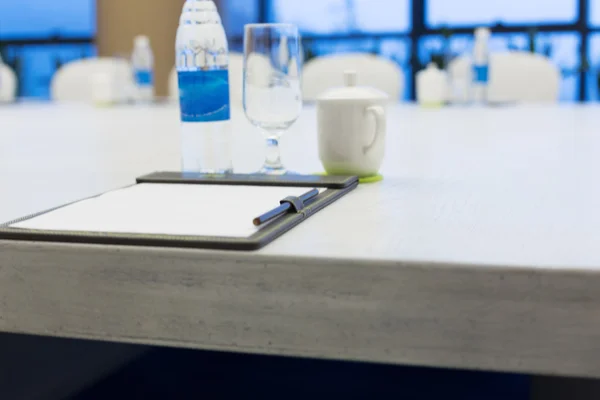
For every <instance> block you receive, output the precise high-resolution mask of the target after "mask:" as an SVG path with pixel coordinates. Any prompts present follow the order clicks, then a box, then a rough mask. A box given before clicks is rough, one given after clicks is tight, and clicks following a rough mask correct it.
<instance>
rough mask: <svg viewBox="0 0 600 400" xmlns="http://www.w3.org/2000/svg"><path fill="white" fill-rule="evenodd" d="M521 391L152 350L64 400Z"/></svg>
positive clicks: (499, 377) (437, 376) (337, 365)
mask: <svg viewBox="0 0 600 400" xmlns="http://www.w3.org/2000/svg"><path fill="white" fill-rule="evenodd" d="M529 386H530V383H529V377H526V376H521V375H503V374H493V373H484V372H464V371H449V370H439V369H426V368H408V367H398V366H388V365H373V364H362V363H343V362H334V361H320V360H309V359H295V358H281V357H267V356H256V355H238V354H228V353H217V352H203V351H190V350H174V349H153V350H151V351H149V352H148V353H146V354H145V355H143V356H142V357H140V358H139V359H137V360H136V361H134V362H133V363H131V364H129V365H128V366H126V367H125V368H123V369H122V370H120V371H118V372H116V373H115V374H113V375H111V376H109V377H108V378H106V379H105V380H103V381H102V382H100V383H99V384H97V385H95V386H94V387H92V388H89V389H87V390H85V391H84V392H82V393H80V394H79V395H77V396H75V397H72V398H70V399H69V400H105V399H121V398H123V399H144V400H154V399H161V400H163V399H211V400H212V399H239V398H248V399H279V400H283V399H388V398H389V399H391V398H393V399H419V400H428V399H436V400H441V399H444V400H453V399H460V400H471V399H473V400H496V399H498V400H500V399H502V400H506V399H511V400H520V399H523V400H525V399H528V398H529Z"/></svg>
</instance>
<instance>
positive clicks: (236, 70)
mask: <svg viewBox="0 0 600 400" xmlns="http://www.w3.org/2000/svg"><path fill="white" fill-rule="evenodd" d="M243 91H244V55H243V54H240V53H229V97H230V100H231V107H236V108H239V109H240V110H241V109H242V97H243ZM169 98H170V99H171V100H177V101H178V100H179V86H178V82H177V68H176V67H173V69H172V70H171V73H170V74H169Z"/></svg>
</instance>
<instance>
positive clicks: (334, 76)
mask: <svg viewBox="0 0 600 400" xmlns="http://www.w3.org/2000/svg"><path fill="white" fill-rule="evenodd" d="M346 70H355V71H356V73H357V76H358V84H359V85H361V86H372V87H374V88H377V89H379V90H381V91H383V92H385V93H387V94H388V96H390V99H391V100H392V101H397V100H400V95H401V94H402V93H403V92H404V73H403V72H402V70H401V69H400V67H399V66H398V65H397V64H396V63H394V62H393V61H390V60H388V59H386V58H383V57H380V56H375V55H372V54H358V53H355V54H332V55H328V56H323V57H317V58H315V59H312V60H310V61H308V62H307V63H306V65H305V66H304V72H303V74H302V80H303V85H302V91H303V96H304V99H305V100H306V101H315V100H316V99H317V97H319V95H320V94H322V93H323V92H325V91H326V90H328V89H330V88H333V87H338V86H342V85H343V83H344V71H346Z"/></svg>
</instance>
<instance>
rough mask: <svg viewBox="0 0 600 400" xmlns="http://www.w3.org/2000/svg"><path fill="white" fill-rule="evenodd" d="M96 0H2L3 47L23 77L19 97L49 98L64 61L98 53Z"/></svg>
mask: <svg viewBox="0 0 600 400" xmlns="http://www.w3.org/2000/svg"><path fill="white" fill-rule="evenodd" d="M95 5H96V2H95V1H94V0H57V1H47V0H20V1H14V0H0V51H2V55H3V58H4V61H5V62H6V63H7V64H9V65H10V66H11V67H12V68H13V69H15V71H16V72H17V75H18V77H19V95H20V96H24V97H38V98H48V96H49V94H50V93H49V87H50V80H51V79H52V76H53V75H54V73H55V72H56V70H57V68H58V67H59V66H61V65H62V64H65V63H66V62H69V61H72V60H75V59H79V58H84V57H91V56H93V55H95V54H96V50H95V47H94V45H93V44H92V41H93V38H94V36H95V34H96V9H95V8H96V7H95Z"/></svg>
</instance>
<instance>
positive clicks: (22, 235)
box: [0, 172, 358, 250]
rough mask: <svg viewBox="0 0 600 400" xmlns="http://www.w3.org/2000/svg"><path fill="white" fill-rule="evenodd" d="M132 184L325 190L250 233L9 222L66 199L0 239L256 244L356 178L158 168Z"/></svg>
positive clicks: (7, 229)
mask: <svg viewBox="0 0 600 400" xmlns="http://www.w3.org/2000/svg"><path fill="white" fill-rule="evenodd" d="M136 184H190V185H245V186H283V187H285V186H288V187H307V188H321V189H323V188H324V189H326V190H324V191H321V193H320V194H319V195H318V196H317V197H316V198H315V199H314V200H312V201H311V202H309V203H308V204H306V205H305V206H304V208H302V209H301V210H295V211H294V212H292V213H289V214H286V215H284V216H282V217H280V218H279V219H277V220H275V221H273V222H271V223H269V224H267V225H266V226H265V227H263V228H261V229H259V230H257V231H256V232H255V233H253V234H252V235H251V236H248V237H219V236H189V235H185V236H184V235H165V234H145V233H117V232H86V231H64V230H62V231H61V230H39V229H26V228H16V227H13V226H12V225H14V224H16V223H19V222H23V221H26V220H29V219H33V218H36V217H38V216H41V215H43V214H46V213H49V212H51V211H55V210H57V209H59V208H62V207H66V206H69V205H72V204H74V203H69V204H66V205H64V206H61V207H56V208H53V209H51V210H46V211H43V212H39V213H36V214H33V215H29V216H26V217H23V218H19V219H17V220H14V221H10V222H8V223H5V224H1V225H0V240H19V241H36V242H57V243H85V244H104V245H130V246H153V247H176V248H177V247H178V248H196V249H221V250H257V249H259V248H261V247H264V246H265V245H267V244H269V243H270V242H272V241H273V240H275V239H277V238H278V237H279V236H281V235H283V234H284V233H285V232H287V231H289V230H290V229H292V228H294V227H295V226H296V225H298V224H300V223H301V222H302V221H304V220H306V219H307V218H309V217H310V216H311V215H313V214H315V213H316V212H318V211H320V210H322V209H323V208H325V207H327V206H328V205H330V204H332V203H334V202H335V201H336V200H338V199H340V198H341V197H343V196H344V195H346V194H347V193H349V192H350V191H352V190H353V189H355V188H356V187H357V185H358V178H357V177H355V176H315V175H284V176H271V175H259V174H249V175H244V174H227V175H203V174H190V173H181V172H157V173H153V174H150V175H146V176H142V177H139V178H137V180H136ZM167 186H168V185H167ZM84 200H85V199H84ZM282 200H283V199H282ZM240 201H241V202H243V201H244V199H240ZM75 203H77V202H75ZM277 205H278V204H265V205H264V208H265V210H264V211H265V212H266V211H268V210H269V209H271V208H274V207H276V206H277ZM248 223H249V224H251V223H252V221H248Z"/></svg>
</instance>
